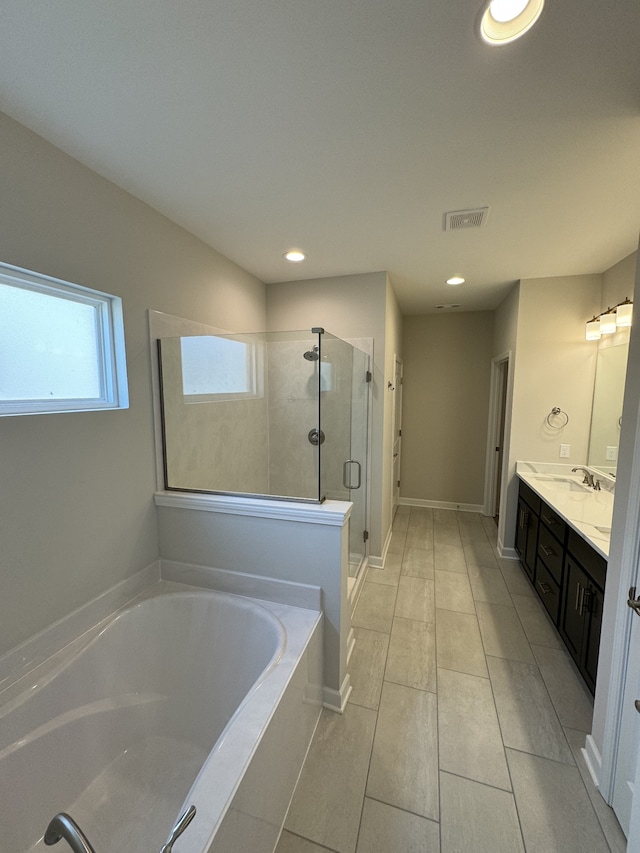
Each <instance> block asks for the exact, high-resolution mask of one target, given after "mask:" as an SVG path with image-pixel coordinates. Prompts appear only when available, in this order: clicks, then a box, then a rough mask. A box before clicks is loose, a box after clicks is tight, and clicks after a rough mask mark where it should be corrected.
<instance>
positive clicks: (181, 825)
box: [160, 806, 196, 853]
mask: <svg viewBox="0 0 640 853" xmlns="http://www.w3.org/2000/svg"><path fill="white" fill-rule="evenodd" d="M195 816H196V807H195V806H189V808H188V809H187V810H186V812H184V813H183V814H181V815H180V817H179V818H178V820H177V822H176V825H175V826H174V827H173V829H172V830H171V832H170V833H169V840H168V841H167V843H166V844H165V845H164V846H163V847H162V849H161V850H160V853H171V851H172V850H173V845H174V844H175V842H176V840H177V839H178V838H179V837H180V836H181V835H182V833H183V832H184V831H185V829H186V828H187V827H188V826H189V824H190V823H191V821H192V820H193V819H194V817H195Z"/></svg>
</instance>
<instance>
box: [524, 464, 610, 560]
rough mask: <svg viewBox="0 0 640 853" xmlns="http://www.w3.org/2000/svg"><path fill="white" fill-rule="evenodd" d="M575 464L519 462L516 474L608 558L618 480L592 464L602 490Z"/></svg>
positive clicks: (594, 474)
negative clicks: (586, 477)
mask: <svg viewBox="0 0 640 853" xmlns="http://www.w3.org/2000/svg"><path fill="white" fill-rule="evenodd" d="M574 467H576V466H575V465H560V464H555V463H544V462H518V463H517V464H516V474H517V475H518V477H519V478H520V479H521V480H522V481H523V482H524V483H526V484H527V485H528V486H529V488H531V489H533V491H534V492H535V493H536V494H537V495H538V496H539V497H541V498H542V500H543V501H544V502H545V503H547V504H549V506H551V507H552V508H553V509H554V510H555V511H556V512H557V513H558V515H559V516H560V517H561V518H563V519H564V521H566V522H567V524H569V525H570V526H571V527H572V528H573V529H574V530H575V531H576V533H579V534H580V536H582V538H583V539H585V540H586V541H587V542H588V543H589V544H590V545H591V546H592V547H593V548H595V550H596V551H597V552H598V553H599V554H601V555H602V556H603V557H604V558H605V559H608V557H609V543H610V539H611V519H612V516H613V498H614V490H615V482H614V481H613V480H610V479H609V478H608V477H604V476H603V475H602V474H600V473H598V472H597V471H595V470H592V469H591V468H589V466H588V465H585V466H582V467H585V468H587V469H588V470H589V471H591V473H592V474H593V476H594V478H595V479H596V480H598V481H599V482H600V490H599V491H598V490H596V489H592V488H591V487H590V486H587V485H584V484H583V482H582V481H583V479H584V475H583V474H582V473H581V472H576V473H573V472H572V471H571V469H572V468H574Z"/></svg>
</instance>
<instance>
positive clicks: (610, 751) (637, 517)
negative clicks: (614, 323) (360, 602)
mask: <svg viewBox="0 0 640 853" xmlns="http://www.w3.org/2000/svg"><path fill="white" fill-rule="evenodd" d="M635 293H636V296H637V295H638V294H640V265H638V266H637V267H636V284H635ZM639 364H640V338H639V337H638V329H637V328H632V330H631V335H630V342H629V358H628V361H627V373H626V383H625V393H624V403H623V410H622V432H621V434H620V454H619V457H618V476H617V477H616V499H615V502H614V507H613V519H612V524H611V528H612V532H611V547H610V551H609V564H608V571H607V588H606V591H605V598H604V606H603V623H602V639H601V644H600V658H599V662H598V682H597V687H596V695H595V703H594V731H595V732H596V734H597V733H598V731H601V732H602V744H601V751H602V763H601V769H600V771H599V786H600V791H601V793H602V796H603V797H604V799H605V801H606V802H608V803H613V804H614V806H615V803H614V787H615V783H616V763H617V757H618V752H619V750H620V749H621V748H623V747H624V745H623V744H621V742H620V736H621V724H622V715H623V712H624V710H625V707H624V700H625V689H626V679H627V666H628V658H629V651H630V643H631V621H632V619H633V615H632V611H631V610H630V609H629V607H627V603H626V602H627V590H628V589H629V587H631V586H636V585H637V584H638V582H639V581H640V575H639V571H638V560H639V558H640V380H639V374H638V365H639ZM609 638H611V642H609ZM607 664H609V669H608V670H607ZM634 677H635V674H634ZM605 678H606V682H605ZM603 709H604V713H603ZM639 760H640V759H639ZM639 812H640V794H638V793H637V792H636V795H635V797H634V799H633V803H632V816H631V824H632V825H633V823H634V813H635V816H637V815H638V814H639ZM622 822H623V821H622V820H621V823H622ZM629 849H631V846H629Z"/></svg>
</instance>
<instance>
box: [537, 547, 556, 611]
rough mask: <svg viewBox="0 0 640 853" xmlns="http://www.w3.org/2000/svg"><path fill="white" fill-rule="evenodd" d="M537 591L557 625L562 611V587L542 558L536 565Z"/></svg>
mask: <svg viewBox="0 0 640 853" xmlns="http://www.w3.org/2000/svg"><path fill="white" fill-rule="evenodd" d="M536 592H537V593H538V595H539V596H540V598H541V600H542V603H543V604H544V606H545V607H546V608H547V612H548V614H549V616H551V618H552V619H553V624H554V625H557V624H558V614H559V613H560V587H559V586H558V584H557V583H556V582H555V580H554V578H553V575H552V574H551V572H550V571H549V570H548V569H547V567H546V565H545V564H544V563H543V562H542V560H538V562H537V565H536Z"/></svg>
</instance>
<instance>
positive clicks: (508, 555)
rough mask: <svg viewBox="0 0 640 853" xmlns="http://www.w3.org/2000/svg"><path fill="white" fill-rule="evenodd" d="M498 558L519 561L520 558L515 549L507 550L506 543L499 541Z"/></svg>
mask: <svg viewBox="0 0 640 853" xmlns="http://www.w3.org/2000/svg"><path fill="white" fill-rule="evenodd" d="M497 550H498V556H499V557H500V558H501V559H502V560H519V559H520V557H519V555H518V552H517V551H516V549H515V548H506V547H505V545H504V542H502V541H501V540H500V539H498V548H497Z"/></svg>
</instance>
